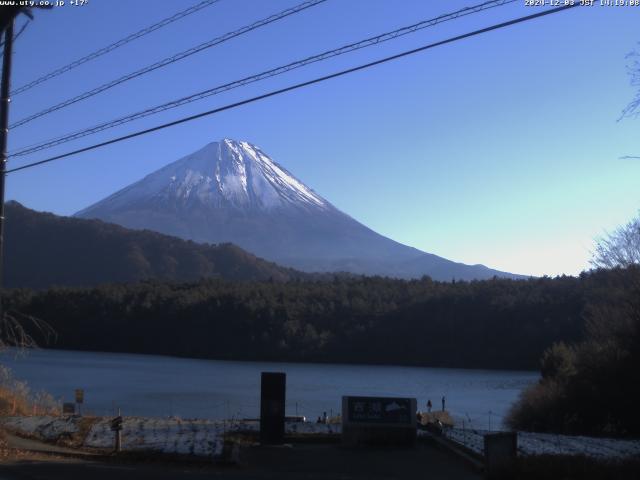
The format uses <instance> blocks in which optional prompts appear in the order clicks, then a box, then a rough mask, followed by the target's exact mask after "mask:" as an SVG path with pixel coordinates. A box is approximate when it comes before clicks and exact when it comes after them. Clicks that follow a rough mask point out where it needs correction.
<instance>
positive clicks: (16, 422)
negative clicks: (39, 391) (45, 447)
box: [2, 417, 78, 440]
mask: <svg viewBox="0 0 640 480" xmlns="http://www.w3.org/2000/svg"><path fill="white" fill-rule="evenodd" d="M2 423H3V425H5V426H6V427H8V428H10V429H11V430H16V431H19V432H24V433H26V434H29V435H35V436H38V437H40V438H42V439H44V440H56V439H58V438H61V437H65V436H69V435H71V434H74V433H76V432H77V431H78V422H77V420H75V419H74V418H71V417H9V418H5V419H3V421H2Z"/></svg>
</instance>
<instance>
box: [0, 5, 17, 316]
mask: <svg viewBox="0 0 640 480" xmlns="http://www.w3.org/2000/svg"><path fill="white" fill-rule="evenodd" d="M13 23H14V17H11V18H10V19H9V20H8V21H7V23H6V28H5V30H4V57H3V58H2V83H1V84H0V323H1V322H2V320H3V319H4V310H3V307H2V286H3V282H2V273H3V271H2V270H3V268H2V267H3V264H4V262H3V248H4V180H5V176H6V173H5V172H6V170H7V142H8V139H9V103H10V102H11V98H10V96H9V95H10V93H9V92H10V89H11V86H10V83H11V52H12V50H13Z"/></svg>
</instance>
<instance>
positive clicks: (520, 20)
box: [6, 3, 580, 173]
mask: <svg viewBox="0 0 640 480" xmlns="http://www.w3.org/2000/svg"><path fill="white" fill-rule="evenodd" d="M579 5H580V4H578V3H574V4H573V5H564V6H561V7H557V8H552V9H549V10H544V11H541V12H538V13H534V14H531V15H526V16H524V17H519V18H516V19H513V20H509V21H507V22H502V23H498V24H494V25H491V26H489V27H485V28H481V29H480V30H474V31H472V32H468V33H464V34H462V35H457V36H455V37H450V38H447V39H446V40H441V41H439V42H435V43H431V44H428V45H424V46H422V47H419V48H414V49H413V50H407V51H404V52H402V53H398V54H396V55H391V56H389V57H385V58H382V59H379V60H375V61H373V62H369V63H365V64H363V65H359V66H357V67H352V68H349V69H346V70H341V71H339V72H335V73H332V74H329V75H325V76H323V77H318V78H315V79H313V80H308V81H306V82H302V83H297V84H295V85H291V86H288V87H285V88H281V89H279V90H273V91H271V92H268V93H265V94H262V95H258V96H256V97H252V98H248V99H245V100H241V101H239V102H235V103H231V104H228V105H225V106H223V107H219V108H215V109H213V110H208V111H206V112H201V113H198V114H195V115H190V116H188V117H183V118H181V119H178V120H174V121H172V122H168V123H164V124H161V125H157V126H155V127H152V128H147V129H145V130H139V131H137V132H134V133H130V134H128V135H123V136H121V137H116V138H112V139H111V140H107V141H104V142H101V143H97V144H94V145H90V146H88V147H84V148H80V149H78V150H73V151H71V152H67V153H63V154H61V155H56V156H54V157H50V158H46V159H44V160H39V161H37V162H32V163H28V164H26V165H22V166H20V167H15V168H12V169H10V170H7V172H6V173H13V172H18V171H20V170H25V169H28V168H33V167H36V166H39V165H43V164H45V163H50V162H53V161H56V160H60V159H63V158H67V157H71V156H73V155H77V154H80V153H84V152H88V151H91V150H95V149H97V148H101V147H105V146H107V145H111V144H114V143H119V142H122V141H124V140H129V139H131V138H135V137H139V136H142V135H146V134H148V133H152V132H156V131H158V130H163V129H165V128H169V127H173V126H175V125H179V124H182V123H186V122H190V121H192V120H196V119H198V118H203V117H207V116H209V115H214V114H216V113H220V112H223V111H226V110H231V109H233V108H237V107H240V106H242V105H247V104H249V103H254V102H257V101H259V100H264V99H265V98H270V97H274V96H276V95H280V94H282V93H286V92H290V91H293V90H298V89H300V88H303V87H307V86H309V85H314V84H316V83H320V82H324V81H326V80H330V79H333V78H337V77H342V76H344V75H348V74H350V73H354V72H358V71H360V70H365V69H367V68H370V67H374V66H376V65H381V64H383V63H387V62H390V61H393V60H397V59H399V58H403V57H406V56H409V55H413V54H415V53H418V52H422V51H425V50H429V49H431V48H435V47H439V46H441V45H446V44H448V43H453V42H456V41H458V40H463V39H465V38H469V37H473V36H476V35H481V34H483V33H487V32H491V31H493V30H498V29H501V28H505V27H508V26H511V25H515V24H518V23H523V22H526V21H529V20H533V19H535V18H539V17H543V16H546V15H551V14H553V13H558V12H561V11H563V10H568V9H570V8H574V7H578V6H579Z"/></svg>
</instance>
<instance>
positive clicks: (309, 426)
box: [2, 417, 640, 459]
mask: <svg viewBox="0 0 640 480" xmlns="http://www.w3.org/2000/svg"><path fill="white" fill-rule="evenodd" d="M79 420H80V418H79V417H67V418H65V417H8V418H5V419H2V423H3V424H4V425H5V426H6V427H7V428H9V429H10V430H13V431H16V432H21V433H24V434H27V435H33V436H36V437H38V438H42V439H43V440H48V441H55V440H57V439H60V438H65V437H68V436H70V435H72V434H74V433H76V432H78V430H79ZM258 428H259V424H258V422H257V421H232V422H222V421H215V420H181V419H178V418H147V417H124V421H123V430H122V449H123V450H125V451H134V450H139V451H142V450H144V451H152V452H158V453H169V454H183V455H195V456H205V457H210V456H219V455H221V454H222V447H223V443H224V437H225V434H226V433H233V432H239V431H245V432H246V431H253V432H257V431H258ZM285 431H286V433H287V434H289V435H291V434H303V435H323V434H339V433H340V432H341V426H340V425H339V424H323V423H313V422H304V423H302V422H287V423H286V425H285ZM421 433H422V431H419V434H421ZM485 433H488V432H487V431H486V430H470V429H466V430H463V429H461V428H449V429H445V431H444V434H445V436H446V437H447V438H449V439H450V440H452V441H453V442H456V443H458V444H460V445H464V446H466V447H467V448H469V449H471V450H473V451H475V452H476V453H478V454H480V455H482V454H483V448H484V440H483V435H484V434H485ZM113 445H114V432H112V431H111V418H101V419H97V420H96V422H95V423H94V424H93V426H92V427H91V429H90V430H89V432H88V433H87V435H86V437H85V438H84V441H83V444H82V446H83V447H89V448H104V449H111V448H113ZM518 451H519V453H520V454H521V455H541V454H556V455H587V456H589V457H593V458H603V459H604V458H614V459H621V458H625V457H631V456H638V455H640V440H624V439H613V438H595V437H579V436H568V435H554V434H548V433H529V432H518Z"/></svg>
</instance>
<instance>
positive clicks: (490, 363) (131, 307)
mask: <svg viewBox="0 0 640 480" xmlns="http://www.w3.org/2000/svg"><path fill="white" fill-rule="evenodd" d="M619 275H621V274H620V273H619V272H618V273H616V272H612V271H605V270H602V271H595V272H593V273H589V274H586V273H584V274H582V275H580V276H579V277H567V276H562V277H556V278H548V277H543V278H537V279H529V280H509V279H499V278H494V279H492V280H484V281H471V282H459V281H458V282H457V281H452V282H436V281H432V280H431V279H430V278H428V277H424V278H422V279H420V280H396V279H389V278H381V277H340V276H336V277H334V278H333V279H330V280H294V281H289V282H275V281H263V282H253V281H248V282H232V281H225V280H220V279H207V280H201V281H198V282H191V283H172V282H161V281H146V282H139V283H135V284H110V285H101V286H97V287H92V288H62V287H61V288H52V289H48V290H44V291H36V290H30V289H15V290H10V291H7V292H5V305H6V307H7V308H8V309H9V311H13V312H20V314H21V315H25V316H29V317H32V318H36V319H39V320H42V321H44V322H46V323H48V324H49V325H50V326H51V327H52V328H53V330H54V331H55V332H56V335H55V337H50V338H48V339H46V338H43V336H42V335H41V334H40V333H39V332H38V331H34V332H32V333H33V335H34V336H35V337H36V338H37V339H38V341H39V343H40V344H41V345H43V346H46V347H50V348H64V349H78V350H97V351H111V352H135V353H149V354H167V355H176V356H188V357H199V358H213V359H235V360H278V361H309V362H358V363H388V364H406V365H425V366H443V367H467V368H501V369H538V368H539V366H540V358H541V356H542V354H543V352H544V351H545V350H546V349H547V348H548V347H549V346H551V345H552V344H554V343H557V342H567V343H572V342H579V341H581V340H582V339H583V338H584V333H585V318H587V317H586V316H588V312H589V311H591V310H592V309H593V308H596V307H594V302H593V300H592V299H601V298H604V299H606V298H608V297H607V296H608V295H609V294H611V295H614V294H615V292H616V291H617V290H618V289H620V288H623V285H621V284H620V281H619V280H617V278H618V276H619ZM624 275H630V276H632V277H633V278H635V277H636V276H638V272H637V271H635V270H625V271H624ZM598 301H599V300H598ZM598 301H596V304H597V302H598Z"/></svg>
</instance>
